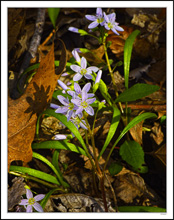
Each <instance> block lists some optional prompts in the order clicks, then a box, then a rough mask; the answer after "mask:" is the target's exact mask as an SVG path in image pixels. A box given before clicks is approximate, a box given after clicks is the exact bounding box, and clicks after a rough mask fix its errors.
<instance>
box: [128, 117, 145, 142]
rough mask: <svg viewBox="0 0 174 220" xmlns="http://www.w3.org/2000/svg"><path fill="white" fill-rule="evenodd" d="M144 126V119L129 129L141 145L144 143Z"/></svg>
mask: <svg viewBox="0 0 174 220" xmlns="http://www.w3.org/2000/svg"><path fill="white" fill-rule="evenodd" d="M142 127H143V121H142V122H139V123H138V124H136V125H135V126H134V127H132V128H131V129H130V130H129V131H130V134H131V136H132V138H133V139H134V141H136V142H137V143H139V144H140V145H141V144H142Z"/></svg>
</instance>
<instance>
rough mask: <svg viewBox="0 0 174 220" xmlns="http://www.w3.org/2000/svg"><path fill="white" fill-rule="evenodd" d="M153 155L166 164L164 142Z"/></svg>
mask: <svg viewBox="0 0 174 220" xmlns="http://www.w3.org/2000/svg"><path fill="white" fill-rule="evenodd" d="M155 155H156V156H157V157H158V158H159V159H160V160H161V162H162V163H163V164H164V165H165V166H166V144H163V145H162V146H161V147H160V148H159V149H158V150H156V151H155Z"/></svg>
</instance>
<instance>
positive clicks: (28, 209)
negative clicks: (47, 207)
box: [19, 189, 45, 212]
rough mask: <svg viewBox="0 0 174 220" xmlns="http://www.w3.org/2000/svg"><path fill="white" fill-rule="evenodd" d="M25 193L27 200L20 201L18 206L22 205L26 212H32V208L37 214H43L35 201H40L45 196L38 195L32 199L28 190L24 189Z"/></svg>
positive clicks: (31, 194)
mask: <svg viewBox="0 0 174 220" xmlns="http://www.w3.org/2000/svg"><path fill="white" fill-rule="evenodd" d="M26 191H27V192H26V197H27V199H22V200H21V202H20V203H19V205H23V206H24V207H25V209H26V212H32V211H33V208H34V209H35V210H36V211H38V212H43V208H42V206H41V205H40V204H39V203H38V202H37V201H40V200H42V199H43V198H44V197H45V195H44V194H39V195H37V196H35V197H33V193H32V192H31V191H30V190H29V189H26Z"/></svg>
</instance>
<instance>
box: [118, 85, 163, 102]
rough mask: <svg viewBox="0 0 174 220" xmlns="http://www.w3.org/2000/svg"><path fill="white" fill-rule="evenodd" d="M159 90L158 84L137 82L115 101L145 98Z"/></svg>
mask: <svg viewBox="0 0 174 220" xmlns="http://www.w3.org/2000/svg"><path fill="white" fill-rule="evenodd" d="M157 90H159V86H157V85H149V84H144V83H137V84H135V85H134V86H132V87H131V88H129V89H127V90H125V91H124V92H123V93H121V94H120V95H119V96H118V98H117V99H116V100H115V102H131V101H135V100H137V99H140V98H143V97H145V96H148V95H150V94H152V93H153V92H155V91H157Z"/></svg>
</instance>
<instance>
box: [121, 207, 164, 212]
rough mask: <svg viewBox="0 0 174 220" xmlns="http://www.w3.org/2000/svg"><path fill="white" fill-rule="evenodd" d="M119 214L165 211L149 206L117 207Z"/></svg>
mask: <svg viewBox="0 0 174 220" xmlns="http://www.w3.org/2000/svg"><path fill="white" fill-rule="evenodd" d="M118 210H119V212H166V209H164V208H159V207H150V206H119V207H118Z"/></svg>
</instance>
